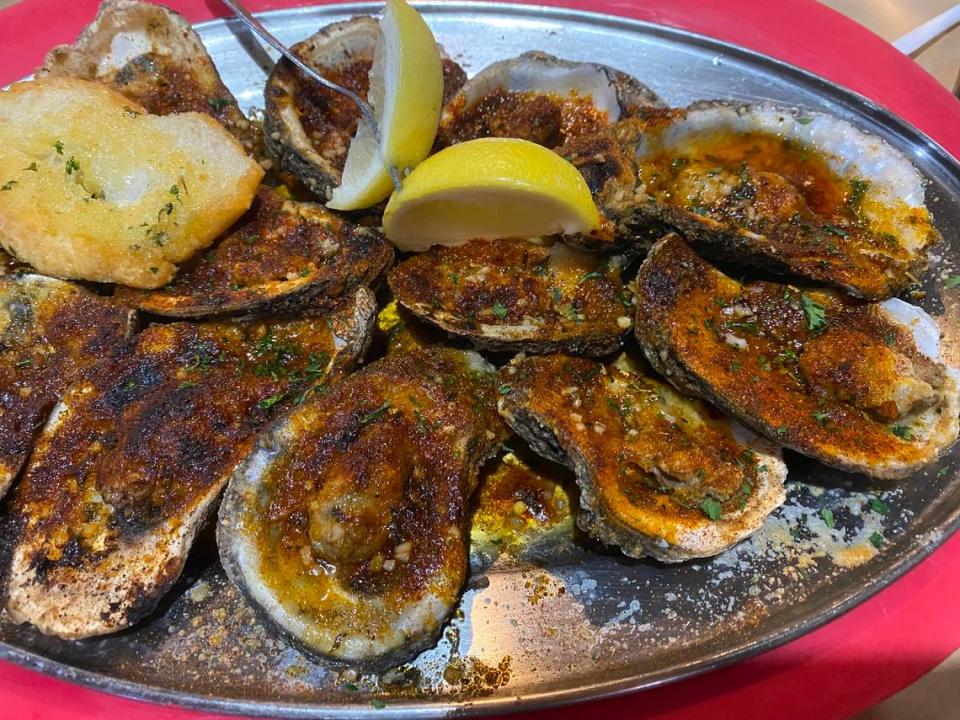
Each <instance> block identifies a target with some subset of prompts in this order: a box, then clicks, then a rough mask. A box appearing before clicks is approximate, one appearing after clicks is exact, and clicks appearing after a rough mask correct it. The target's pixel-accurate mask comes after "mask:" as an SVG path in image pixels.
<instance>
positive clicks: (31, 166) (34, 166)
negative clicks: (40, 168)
mask: <svg viewBox="0 0 960 720" xmlns="http://www.w3.org/2000/svg"><path fill="white" fill-rule="evenodd" d="M24 170H29V171H30V172H37V164H36V163H35V162H32V163H30V164H29V165H27V166H26V167H25V168H24Z"/></svg>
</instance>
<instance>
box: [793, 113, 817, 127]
mask: <svg viewBox="0 0 960 720" xmlns="http://www.w3.org/2000/svg"><path fill="white" fill-rule="evenodd" d="M794 120H796V121H797V122H798V123H800V124H801V125H809V124H810V123H812V122H813V118H812V117H810V116H808V115H798V116H797V117H795V118H794Z"/></svg>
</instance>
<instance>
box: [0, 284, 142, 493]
mask: <svg viewBox="0 0 960 720" xmlns="http://www.w3.org/2000/svg"><path fill="white" fill-rule="evenodd" d="M134 324H135V314H134V312H133V311H131V310H127V309H125V308H123V307H120V306H119V305H117V304H115V303H113V302H111V301H110V300H109V299H108V298H103V297H99V296H97V295H94V294H93V293H91V292H89V291H88V290H84V289H83V288H81V287H80V286H79V285H74V284H73V283H69V282H65V281H63V280H54V279H53V278H48V277H45V276H43V275H10V276H4V277H0V497H3V495H4V494H6V492H7V490H8V489H9V488H10V485H11V484H12V483H13V481H14V479H15V478H16V477H17V474H18V473H19V472H20V468H21V467H22V466H23V463H24V462H26V460H27V456H28V455H29V454H30V449H31V448H32V447H33V441H34V440H35V438H36V437H37V434H38V433H39V431H40V428H41V427H42V425H43V422H44V420H46V418H47V415H49V414H50V410H51V409H52V408H53V406H54V405H55V404H56V402H57V400H59V399H60V396H61V395H62V394H63V392H64V390H66V389H67V386H68V385H70V383H72V382H74V381H76V380H78V379H80V378H81V377H82V376H83V374H84V373H86V372H87V371H88V370H90V368H91V367H93V366H94V365H96V364H98V363H104V362H109V360H110V358H111V357H113V356H114V355H116V354H117V353H119V352H120V351H121V350H122V348H123V347H124V344H125V341H126V339H127V338H128V337H129V335H130V333H131V332H132V330H133V326H134Z"/></svg>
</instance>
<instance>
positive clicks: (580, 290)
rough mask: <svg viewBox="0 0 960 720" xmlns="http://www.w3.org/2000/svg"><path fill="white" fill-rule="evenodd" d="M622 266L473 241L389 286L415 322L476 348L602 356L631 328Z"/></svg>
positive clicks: (421, 262) (445, 250)
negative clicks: (441, 331)
mask: <svg viewBox="0 0 960 720" xmlns="http://www.w3.org/2000/svg"><path fill="white" fill-rule="evenodd" d="M624 262H625V261H624V258H623V257H619V256H614V257H607V258H602V257H598V256H596V255H588V254H586V253H582V252H578V251H576V250H573V249H571V248H570V247H568V246H567V245H564V244H563V243H553V244H550V243H549V242H545V243H543V244H536V243H533V242H529V241H526V240H493V241H490V240H474V241H472V242H469V243H467V244H466V245H461V246H459V247H441V246H434V247H433V248H431V249H430V250H428V251H426V252H424V253H420V254H418V255H413V256H412V257H410V258H408V259H407V260H405V261H404V262H402V263H400V264H399V265H397V266H396V267H394V268H393V269H392V270H391V271H390V273H389V274H388V282H389V284H390V289H391V290H393V293H394V295H395V297H396V298H397V300H398V301H399V302H400V303H401V304H402V305H404V306H405V307H406V308H408V309H409V310H410V311H411V312H413V313H414V314H415V315H416V316H417V317H419V318H421V319H424V320H427V321H428V322H431V323H433V324H435V325H437V326H438V327H440V328H443V329H444V330H446V331H447V332H450V333H452V334H454V335H458V336H461V337H466V338H468V339H469V340H470V342H471V343H473V344H474V345H475V346H476V347H478V348H482V349H487V350H513V351H516V350H529V351H531V352H555V351H557V350H567V351H570V352H576V353H581V354H586V355H605V354H607V353H610V352H613V351H615V350H616V349H618V348H619V347H620V345H621V341H622V339H623V335H624V334H625V333H626V332H627V331H628V330H629V329H630V326H631V322H632V319H631V318H632V314H633V312H632V311H633V305H632V304H631V303H632V300H631V296H630V292H629V291H628V290H627V288H626V287H625V286H624V284H623V281H622V280H621V279H620V273H621V270H622V266H623V264H624Z"/></svg>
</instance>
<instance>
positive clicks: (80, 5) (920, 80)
mask: <svg viewBox="0 0 960 720" xmlns="http://www.w3.org/2000/svg"><path fill="white" fill-rule="evenodd" d="M96 4H97V3H95V2H90V1H89V0H80V1H78V2H75V3H69V4H64V3H61V2H57V0H23V1H22V2H21V3H20V4H18V5H14V6H12V7H10V8H7V9H6V10H4V11H0V47H3V48H5V52H4V54H5V55H6V57H7V58H8V60H9V59H10V58H12V60H10V61H9V63H8V64H7V65H5V66H4V69H3V70H0V82H10V81H12V80H14V79H16V78H17V77H22V76H23V75H25V74H27V73H29V72H31V71H32V70H33V68H34V67H35V66H36V64H37V63H38V62H39V60H40V59H41V57H42V55H43V53H44V52H45V50H46V49H47V48H48V47H50V46H51V45H53V44H55V43H57V42H68V41H71V40H72V39H73V38H74V37H75V36H76V34H77V32H78V31H79V29H80V28H81V27H82V26H83V25H85V24H86V23H87V22H89V21H90V19H91V18H92V17H93V13H94V8H95V7H96ZM166 4H168V5H169V6H171V7H173V8H174V9H177V10H180V11H181V12H183V13H184V14H185V15H186V16H187V17H188V19H190V20H191V21H193V22H199V21H203V20H207V19H210V18H212V17H218V16H224V15H226V14H227V13H226V11H225V9H224V8H222V7H219V4H218V3H217V2H216V0H207V2H206V3H204V4H200V3H196V2H190V1H189V0H172V1H171V2H168V3H166ZM300 4H303V3H302V2H297V1H296V0H260V1H257V0H251V2H249V3H248V5H249V6H250V7H251V8H252V9H255V10H257V11H263V10H271V9H280V8H284V7H291V6H296V5H300ZM531 4H533V3H531ZM536 4H539V3H536ZM550 4H551V5H555V6H558V7H567V8H573V9H587V10H592V11H597V12H607V13H610V14H613V15H621V16H626V17H631V18H634V19H640V20H645V21H650V22H654V23H659V24H664V25H670V26H673V27H679V28H682V29H685V30H689V31H691V32H696V33H699V34H703V35H706V36H711V37H715V38H717V39H720V40H724V41H727V42H731V43H733V44H738V45H743V46H746V47H750V48H752V49H754V50H756V51H758V52H761V53H765V54H767V55H770V56H772V57H775V58H778V59H781V60H783V61H785V62H790V63H792V64H794V65H798V66H800V67H803V68H806V69H807V70H809V71H811V72H813V73H815V74H817V75H820V76H821V77H824V78H825V79H827V80H829V81H831V82H834V83H837V84H839V85H842V86H846V87H849V88H850V89H852V90H854V91H856V92H858V93H860V94H862V95H864V96H866V97H870V98H872V99H873V100H874V101H876V102H877V103H878V104H880V105H881V106H883V107H885V108H887V109H889V110H891V111H892V112H894V113H898V114H899V115H900V117H902V118H903V119H904V120H906V121H907V122H909V123H911V124H913V125H914V126H915V127H917V128H919V129H920V130H921V131H923V132H925V133H926V134H928V135H929V136H930V137H931V138H933V139H934V140H935V141H937V142H939V143H940V145H941V146H943V147H944V148H945V149H947V150H948V151H950V152H952V153H953V154H954V156H960V122H957V119H958V117H960V112H958V108H960V106H958V105H957V101H956V99H955V98H954V97H953V96H952V95H951V94H950V93H949V91H947V90H946V89H945V88H943V87H942V86H941V85H940V84H939V83H938V82H937V81H936V80H935V79H934V78H932V77H931V76H929V75H928V74H927V73H926V72H925V71H923V70H922V69H920V68H919V67H918V66H916V65H915V64H914V63H912V62H911V61H909V60H908V59H906V58H904V57H903V56H900V55H899V53H897V52H896V51H895V50H893V49H892V48H891V46H889V45H888V44H887V43H886V42H885V41H883V40H882V39H881V38H879V37H877V36H876V35H874V34H873V33H871V32H869V31H868V30H866V29H865V28H862V27H861V26H859V25H856V24H855V23H852V22H851V21H849V20H847V19H846V18H844V17H843V16H842V15H840V14H839V13H836V12H835V11H833V10H830V9H829V8H826V7H824V6H821V5H818V4H816V3H813V2H807V1H806V0H784V2H779V3H773V2H758V3H750V2H746V3H741V7H739V8H738V10H737V12H735V13H734V12H731V11H730V7H731V6H732V5H736V4H737V3H735V2H728V3H708V4H702V3H700V2H697V1H696V0H677V1H676V2H669V0H656V1H655V2H648V3H646V4H645V5H644V6H643V7H634V6H633V5H632V4H631V3H629V2H620V1H618V0H599V1H598V2H590V3H585V2H579V1H578V0H554V1H553V2H551V3H550ZM721 6H722V7H721ZM743 6H754V7H753V10H756V9H759V10H760V11H761V13H764V12H765V11H766V14H765V15H764V17H763V23H764V25H763V27H764V29H765V30H764V32H763V33H762V34H755V33H756V31H757V28H756V27H755V26H752V25H751V23H750V22H747V19H748V15H749V10H750V8H745V7H743ZM37 17H40V18H43V22H37ZM754 20H756V18H754ZM25 27H29V31H27V32H24V31H23V28H25ZM831 30H833V31H837V32H838V33H839V32H842V33H843V37H844V42H843V43H835V44H834V45H833V46H828V47H826V48H824V47H823V46H822V44H820V43H818V42H813V43H812V44H811V43H810V37H811V36H812V37H821V36H824V35H830V34H831ZM14 35H15V37H14ZM784 36H786V37H787V38H790V42H784V41H783V39H784ZM838 36H839V35H838ZM855 46H859V52H857V53H856V55H857V57H860V58H865V57H869V58H870V73H869V74H864V73H863V72H862V71H861V70H860V68H859V67H857V66H856V65H855V66H853V67H851V66H850V62H849V61H850V54H851V50H850V49H851V47H855ZM785 48H789V52H785V51H784V49H785ZM890 75H893V77H894V78H897V77H901V76H905V78H906V79H909V82H889V76H890ZM951 554H953V555H955V556H956V558H954V559H951V558H950V557H949V556H950V555H951ZM943 565H945V566H946V567H947V568H948V575H949V573H950V572H953V573H955V574H956V575H957V577H955V578H953V579H954V580H955V581H957V582H955V583H954V584H955V585H960V538H954V539H953V540H952V541H950V542H949V543H948V545H947V546H946V547H944V548H941V549H940V550H938V551H936V552H935V553H934V554H933V555H932V556H931V557H929V558H927V559H926V560H924V561H922V562H921V563H920V565H919V566H918V567H917V568H915V569H914V570H912V571H911V572H910V573H909V575H908V577H907V578H906V579H901V580H900V581H898V582H897V583H895V584H894V585H892V586H891V587H888V588H886V589H884V590H882V591H881V592H880V593H879V594H878V595H876V596H874V597H873V598H872V599H870V600H868V601H866V602H865V603H864V604H862V605H860V606H859V607H857V608H855V609H853V610H852V611H849V612H848V613H846V614H844V615H843V616H842V617H841V618H838V619H836V620H834V621H832V622H831V623H829V624H828V625H826V626H824V627H822V628H820V629H819V630H817V631H814V632H813V633H811V634H809V635H807V636H805V637H803V638H801V639H799V640H795V641H793V642H790V643H788V644H787V645H784V646H782V647H780V648H778V649H776V650H773V651H770V652H767V653H764V654H763V655H761V656H758V657H756V658H753V659H751V660H747V661H744V662H741V663H739V664H737V665H734V666H731V667H728V668H725V669H723V670H719V671H715V672H713V673H710V674H708V675H704V676H701V677H699V678H697V679H695V680H686V681H681V682H680V683H677V684H674V685H671V686H668V687H665V688H662V689H657V690H652V691H648V692H646V693H644V694H643V695H642V696H627V697H621V698H615V699H612V700H606V701H600V702H598V703H596V704H595V705H591V711H593V708H596V710H597V711H600V710H601V709H604V710H610V711H618V712H620V711H622V710H623V709H626V708H625V707H623V706H624V705H632V704H634V703H636V702H637V699H638V698H640V699H641V704H642V705H643V706H645V707H646V708H647V709H648V710H655V711H656V712H657V713H660V714H658V717H674V716H676V717H680V715H678V714H677V713H681V714H684V715H685V714H686V713H687V712H689V711H690V710H691V709H692V708H695V707H697V706H698V705H703V706H704V709H706V708H707V705H706V704H708V705H709V708H710V714H711V715H713V716H717V715H716V711H717V710H718V709H719V708H718V706H717V704H718V701H719V699H721V698H730V696H731V695H730V692H729V689H730V688H731V687H736V689H737V690H742V689H743V686H744V685H745V684H746V683H747V682H748V681H747V676H750V679H749V683H751V684H752V686H753V687H760V688H761V692H759V694H758V693H757V692H754V693H753V695H754V697H757V698H761V701H760V702H759V703H758V704H756V708H757V709H758V710H760V709H763V708H769V706H770V701H771V698H766V697H765V696H764V694H763V692H762V686H764V685H765V684H766V683H767V681H769V680H770V679H771V678H776V677H777V676H778V675H779V674H781V672H786V670H782V671H773V672H772V673H771V670H770V669H769V667H768V668H761V667H759V663H766V664H767V665H768V666H769V665H776V664H777V663H780V662H784V660H788V661H789V662H786V663H784V667H785V668H788V669H791V668H793V666H792V665H790V662H795V661H796V658H801V659H802V658H804V656H809V655H810V653H811V650H813V649H817V655H818V658H820V659H818V661H817V662H816V663H814V664H813V665H812V666H810V667H808V668H806V670H807V672H808V674H811V675H815V674H818V672H817V671H818V669H819V670H820V671H821V672H820V673H819V674H821V675H822V670H823V668H825V667H827V666H828V663H825V662H824V661H823V657H824V656H828V655H829V654H830V652H829V647H827V646H829V645H830V644H831V643H830V642H827V643H824V639H825V638H828V637H829V636H831V635H835V634H838V633H839V632H842V633H844V634H846V635H847V636H848V639H849V635H850V634H851V633H852V632H856V633H860V632H861V631H862V630H863V628H862V627H860V628H857V625H858V624H859V625H860V626H862V625H863V624H864V623H863V622H862V621H859V622H858V620H859V619H860V618H861V616H862V618H866V616H867V615H868V611H869V610H870V609H871V608H875V607H877V606H883V603H886V604H887V605H889V604H890V603H891V602H892V603H894V604H897V605H910V607H911V610H912V611H913V610H916V611H919V612H911V613H910V614H911V615H913V616H914V617H922V618H923V619H924V623H923V625H922V626H921V627H913V626H911V627H910V632H908V633H906V634H903V635H902V636H901V635H900V634H897V633H889V630H890V628H887V631H888V637H892V636H894V635H896V636H897V638H898V642H897V643H895V644H894V645H892V646H891V645H890V644H889V643H887V644H885V645H884V646H883V647H885V648H887V649H888V650H891V651H892V652H891V653H890V656H891V657H895V656H897V655H899V654H900V653H899V650H900V649H901V648H902V647H908V645H907V641H909V642H910V643H911V644H913V645H914V646H915V647H916V646H917V645H918V642H920V640H921V639H922V643H923V644H925V647H927V648H928V649H932V650H934V651H933V652H931V653H930V654H929V655H927V656H925V657H924V658H923V662H915V663H913V664H910V665H909V666H908V667H907V666H904V667H903V668H902V669H901V672H900V673H899V675H898V687H896V688H895V689H893V690H891V688H890V687H884V688H880V687H873V688H869V689H867V690H868V694H870V693H872V694H870V697H869V699H867V698H864V700H865V701H868V702H869V704H873V703H874V702H876V701H879V700H881V699H883V697H884V696H886V695H889V694H891V693H892V692H893V691H895V690H896V689H900V688H901V687H903V686H905V685H907V684H909V683H910V682H912V681H914V680H916V679H917V678H918V677H920V676H921V675H922V674H924V673H925V672H926V671H927V670H929V669H930V668H932V667H933V666H935V665H936V664H938V663H939V662H940V661H941V660H942V659H943V658H945V657H946V656H947V655H948V654H949V653H950V652H951V651H952V650H953V649H955V648H956V647H957V646H958V645H960V628H947V629H944V628H937V629H936V632H933V631H932V630H931V629H930V628H928V627H926V626H927V625H929V624H930V623H927V622H926V619H927V618H929V617H931V616H932V615H931V614H930V609H931V608H929V607H927V605H925V604H924V603H923V602H922V599H920V600H916V602H913V603H911V601H910V599H909V598H904V597H901V596H902V595H904V594H906V593H907V591H908V590H910V591H912V590H914V589H916V587H915V586H917V585H921V584H923V583H925V582H927V581H930V582H936V581H937V580H938V579H940V580H942V578H932V579H931V578H928V577H927V576H928V575H930V573H931V572H932V570H931V568H934V567H940V566H943ZM947 589H948V590H949V591H950V592H954V593H956V595H957V596H958V597H957V599H960V587H953V588H950V587H949V585H948V587H947ZM937 590H938V593H939V594H940V595H942V594H943V591H944V588H943V587H938V588H937ZM928 604H929V603H928ZM915 605H916V606H917V607H914V606H915ZM953 606H954V607H955V606H956V602H955V601H954V604H953ZM948 607H949V605H948ZM883 612H884V614H886V612H887V610H886V608H885V609H884V610H883ZM872 626H873V628H874V629H876V625H875V621H874V623H873V624H872ZM945 630H946V631H945ZM924 631H925V632H924ZM875 640H876V639H875V638H873V639H872V641H871V642H869V643H865V644H864V648H865V649H866V647H867V646H868V645H869V647H870V649H871V651H872V652H874V653H876V652H877V643H876V642H875ZM791 657H792V658H793V660H790V659H791ZM0 672H3V673H4V674H7V673H18V674H24V673H26V674H27V675H29V676H30V677H31V678H33V679H34V680H38V681H40V683H41V685H42V684H43V683H49V684H50V685H49V687H57V688H58V689H59V691H60V692H61V693H63V692H67V691H66V690H65V689H67V688H68V689H70V690H72V691H74V692H75V693H80V694H81V695H82V694H84V693H87V694H90V695H91V696H93V697H96V698H99V699H104V698H106V699H107V700H109V701H111V702H116V703H123V704H128V705H126V707H127V710H128V712H137V711H138V710H139V711H143V709H144V708H157V709H159V708H160V706H153V705H145V704H143V703H139V702H135V701H131V700H120V699H117V698H116V697H114V696H106V695H102V694H100V693H98V692H95V691H93V690H89V689H86V688H81V687H80V686H76V685H72V684H66V683H63V682H61V681H57V680H52V679H49V678H47V677H44V676H40V675H36V674H35V673H32V672H29V673H28V671H24V670H21V669H19V668H14V667H13V666H6V667H4V668H3V670H0ZM738 676H739V677H738ZM758 676H762V677H760V679H759V680H758V679H757V678H758ZM804 685H807V683H804ZM807 686H808V687H815V685H807ZM725 688H726V691H725V690H724V689H725ZM861 689H862V688H861ZM678 695H683V702H682V705H683V707H679V706H678V705H677V703H676V702H675V700H671V699H670V698H671V697H675V696H678ZM86 701H89V697H88V698H87V700H86ZM732 702H733V703H734V704H732V705H731V706H730V707H731V710H740V711H746V710H747V708H748V707H749V703H746V704H745V703H744V701H743V699H742V698H732ZM705 703H706V704H705ZM854 705H856V707H854ZM861 707H862V703H860V702H857V701H855V700H854V703H853V704H852V705H850V706H849V708H848V709H850V710H851V711H855V710H857V709H860V708H861ZM842 709H843V708H838V707H831V708H826V709H825V710H828V711H829V712H830V715H829V716H837V717H843V716H845V715H843V714H840V715H836V714H835V712H836V711H837V710H842ZM173 712H176V713H178V714H177V715H175V717H178V718H179V717H182V718H186V717H210V716H209V715H206V714H203V715H198V714H195V713H192V712H191V713H189V714H183V713H181V712H180V711H173ZM560 712H561V713H564V712H567V711H560ZM662 713H667V714H662ZM111 714H116V713H111ZM548 714H553V713H548ZM822 716H823V717H826V716H828V715H822ZM17 717H19V715H17ZM65 717H66V716H65ZM72 717H80V716H72ZM150 717H154V718H156V717H158V715H157V714H151V715H150ZM171 717H173V716H171Z"/></svg>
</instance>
